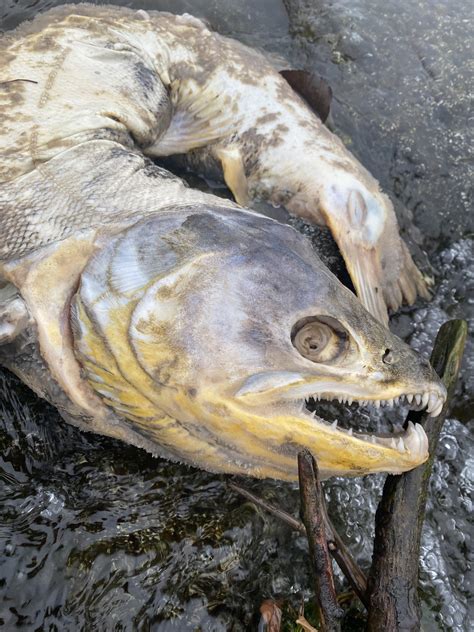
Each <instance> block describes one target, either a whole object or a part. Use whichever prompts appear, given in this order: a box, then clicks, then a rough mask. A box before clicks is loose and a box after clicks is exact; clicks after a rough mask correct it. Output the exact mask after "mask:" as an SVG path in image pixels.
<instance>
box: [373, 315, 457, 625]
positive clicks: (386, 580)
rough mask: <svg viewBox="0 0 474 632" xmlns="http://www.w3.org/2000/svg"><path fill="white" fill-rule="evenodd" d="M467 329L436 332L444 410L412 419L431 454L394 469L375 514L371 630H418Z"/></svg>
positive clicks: (453, 325)
mask: <svg viewBox="0 0 474 632" xmlns="http://www.w3.org/2000/svg"><path fill="white" fill-rule="evenodd" d="M466 335H467V324H466V322H465V321H463V320H451V321H448V322H447V323H445V324H444V325H443V326H442V327H441V328H440V330H439V332H438V335H437V337H436V341H435V344H434V348H433V353H432V355H431V364H432V365H433V367H434V369H435V370H436V372H437V373H438V375H439V376H440V377H441V379H442V380H443V382H444V384H445V386H446V388H447V390H448V397H447V400H446V404H445V406H444V408H443V410H442V412H441V414H440V415H439V416H438V417H435V418H432V417H428V415H427V414H426V413H420V412H418V413H416V412H411V413H410V414H409V416H408V420H411V421H413V422H415V421H417V422H418V423H421V424H422V425H423V428H424V429H425V432H426V434H427V435H428V439H429V451H430V458H429V460H428V461H427V462H426V463H425V464H423V465H421V466H420V467H417V468H416V469H415V470H412V471H411V472H406V473H405V474H402V475H401V476H390V475H389V476H387V479H386V482H385V486H384V490H383V496H382V499H381V501H380V504H379V506H378V509H377V513H376V518H375V540H374V552H373V559H372V568H371V570H370V576H369V601H370V603H369V617H368V627H367V630H368V632H380V630H387V631H390V632H417V631H418V630H419V629H420V604H419V599H418V564H419V555H420V538H421V529H422V525H423V520H424V515H425V507H426V498H427V493H428V483H429V478H430V475H431V469H432V466H433V460H434V456H435V453H436V446H437V443H438V438H439V433H440V431H441V427H442V425H443V422H444V419H445V417H446V413H447V409H448V406H449V403H450V399H451V397H452V395H453V391H454V386H455V384H456V379H457V376H458V372H459V367H460V364H461V359H462V354H463V350H464V344H465V340H466ZM408 420H407V421H408Z"/></svg>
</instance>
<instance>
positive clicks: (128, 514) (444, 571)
mask: <svg viewBox="0 0 474 632" xmlns="http://www.w3.org/2000/svg"><path fill="white" fill-rule="evenodd" d="M57 4H61V2H55V1H53V0H49V1H48V0H37V1H36V2H35V1H34V0H33V1H32V0H19V1H16V0H0V26H1V27H2V28H4V29H7V28H13V27H14V26H15V25H16V24H18V22H19V21H21V20H23V19H26V18H28V17H31V16H33V15H34V14H35V13H36V12H37V11H40V10H43V9H45V8H48V7H50V6H54V5H57ZM115 4H123V5H126V6H134V7H137V8H148V9H150V8H158V9H165V10H173V11H175V12H181V11H189V12H191V13H194V14H196V15H199V16H202V17H206V18H207V19H208V20H209V21H210V22H211V24H212V25H213V26H214V27H216V28H218V29H219V30H221V31H222V32H224V33H226V34H232V35H234V36H236V37H238V38H240V39H242V40H243V41H246V42H248V43H250V44H252V45H256V46H260V47H263V48H266V49H267V50H270V51H272V52H277V53H279V54H281V55H286V56H287V57H288V59H289V60H290V61H291V62H293V63H294V64H297V65H298V66H299V67H303V66H304V67H313V68H316V69H317V70H319V71H320V72H321V74H323V75H324V76H325V77H326V78H327V79H328V80H329V82H330V83H331V85H332V87H333V91H334V94H335V99H334V106H333V119H334V125H335V128H336V131H337V133H339V134H340V135H341V136H342V138H343V139H344V141H345V142H346V143H347V144H348V145H349V146H350V148H351V150H352V151H353V152H354V153H355V154H357V155H358V156H359V158H360V159H361V160H362V161H363V162H364V163H365V164H366V165H367V167H369V169H370V170H371V171H372V172H373V173H374V175H376V176H377V177H378V178H379V180H380V181H381V183H382V185H383V186H384V188H385V189H386V190H387V192H389V193H390V194H391V196H392V198H393V199H394V200H395V203H396V207H397V211H398V214H399V217H400V221H401V224H402V226H403V227H404V228H405V230H406V233H407V236H408V239H409V240H410V245H411V247H412V249H413V250H414V252H415V253H416V256H417V259H418V261H421V262H423V264H424V266H425V270H426V271H428V272H431V274H432V275H433V276H434V278H435V289H434V298H433V300H432V302H431V303H429V304H424V303H421V302H420V303H419V304H417V305H416V306H415V307H414V308H410V309H408V308H405V309H403V310H402V311H401V312H400V313H399V314H398V315H396V316H395V317H394V319H393V321H392V328H393V329H394V330H395V331H396V332H397V333H398V334H399V335H401V336H402V337H403V338H404V339H405V340H407V341H408V342H410V344H412V346H414V347H415V348H416V349H418V350H420V351H421V352H422V353H429V351H430V348H431V345H432V342H433V340H434V337H435V335H436V331H437V329H438V328H439V326H440V324H441V323H442V322H444V321H445V320H446V319H448V318H455V317H464V318H467V319H468V321H469V324H470V331H471V332H472V331H474V294H473V290H474V248H473V242H472V235H473V234H474V228H473V214H472V209H471V212H470V213H469V209H470V207H469V176H471V178H472V166H471V165H470V163H469V162H468V155H469V148H470V144H471V139H470V138H469V109H468V101H467V87H468V79H469V76H470V75H469V73H470V70H469V64H468V60H469V58H470V55H469V51H468V46H469V41H470V40H472V27H470V26H469V24H468V22H467V17H468V16H467V15H465V12H466V8H465V5H464V3H463V2H461V1H460V0H446V1H445V2H438V3H436V4H433V3H431V2H429V1H427V0H426V1H422V2H418V3H412V2H411V1H410V0H400V1H399V2H397V3H396V8H394V7H395V5H390V4H387V3H385V2H384V1H383V0H372V1H370V2H369V0H359V1H357V0H347V1H345V2H344V1H334V2H331V3H326V2H308V1H306V2H304V1H300V2H299V1H297V0H288V2H287V3H286V7H288V11H287V9H286V8H285V5H284V4H283V3H280V2H277V1H270V0H261V1H260V2H258V3H253V2H250V0H245V1H243V2H239V3H230V2H227V1H225V2H218V1H217V0H195V1H192V0H188V1H186V0H176V1H175V2H173V1H172V0H169V1H168V2H164V1H160V0H157V1H153V0H148V1H134V2H115ZM255 5H257V6H255ZM308 7H309V8H308ZM297 224H298V226H299V227H300V228H301V229H302V230H303V231H304V232H306V233H307V234H308V235H309V236H310V237H312V238H313V240H314V241H315V243H317V241H318V239H319V233H317V232H315V231H312V230H311V229H310V228H308V226H307V225H306V226H304V225H303V224H302V223H301V222H298V223H297ZM428 262H429V263H428ZM473 349H474V345H473V342H472V340H471V341H470V343H469V345H468V348H467V350H466V357H465V362H464V367H463V372H462V376H461V380H460V383H459V386H458V389H457V395H456V398H455V402H454V406H453V411H452V415H451V418H450V419H449V420H448V421H447V422H446V424H445V427H444V430H443V435H442V437H441V440H440V445H439V450H438V460H437V462H436V464H435V468H434V473H433V477H432V481H431V494H430V499H429V505H428V511H427V520H426V524H425V529H424V533H423V542H422V560H421V568H422V573H421V581H422V587H423V605H424V630H425V631H430V630H456V631H459V632H461V631H463V630H468V629H469V626H468V621H469V618H468V603H469V599H471V603H472V595H473V587H472V575H471V576H470V575H469V572H470V569H469V562H470V557H469V551H470V534H471V533H472V528H471V527H470V522H469V520H470V516H471V515H472V504H471V503H472V491H473V485H474V454H473V451H472V445H473V441H472V429H473V427H474V426H473V422H474V409H473V394H474V352H473ZM0 394H1V395H0V396H1V399H0V454H1V455H2V456H1V458H0V480H1V485H0V494H1V498H2V501H1V504H0V551H1V557H0V595H1V600H0V625H3V626H4V628H5V629H7V630H10V629H14V628H15V627H21V628H22V629H25V630H61V631H62V630H117V631H118V630H140V631H141V630H160V632H161V631H166V630H199V629H201V630H216V631H217V630H245V629H255V627H256V622H257V618H256V613H257V612H258V607H259V604H260V603H261V601H262V600H263V599H264V598H266V597H269V596H275V595H277V594H283V595H284V596H286V597H289V598H290V600H293V603H294V604H298V602H299V599H300V596H303V597H305V598H308V597H309V596H310V595H311V580H310V577H309V572H308V567H307V563H306V555H307V552H306V543H305V540H304V538H302V537H299V536H297V535H295V534H294V533H292V532H291V531H290V530H289V529H288V528H286V527H285V526H284V525H282V524H280V523H278V522H276V520H274V519H273V518H271V517H269V516H267V515H265V514H262V513H261V512H259V511H257V510H256V509H254V508H253V507H252V506H250V505H249V504H246V503H244V502H243V501H242V500H241V499H240V498H238V497H236V496H235V495H234V494H233V493H231V492H229V490H228V488H227V486H226V481H227V480H228V477H225V476H215V475H211V474H207V473H204V472H199V471H196V470H193V469H191V468H187V467H184V466H181V467H180V466H177V465H172V464H170V463H167V462H165V461H161V460H156V459H153V458H151V457H150V456H149V455H147V454H146V453H144V452H142V451H140V450H137V449H135V448H132V447H129V446H125V445H123V444H120V443H118V442H115V441H113V440H110V439H105V438H101V437H96V436H91V435H86V434H84V433H81V432H79V431H78V430H76V429H75V428H72V427H71V426H68V425H66V424H65V423H64V422H62V421H61V419H60V418H59V416H58V414H57V413H56V411H55V410H54V409H52V408H50V407H49V406H47V405H46V404H45V403H44V402H41V401H39V400H38V399H36V398H35V397H34V396H33V395H32V394H31V393H30V392H29V391H28V390H27V389H26V388H25V387H23V386H22V385H21V384H19V383H18V382H17V381H16V380H15V379H14V378H13V377H11V376H9V375H7V374H2V376H1V381H0ZM339 414H340V411H339ZM345 417H346V421H347V422H350V421H351V413H346V414H345ZM391 419H392V421H395V420H396V419H397V415H395V416H394V417H392V418H391ZM379 422H380V423H382V419H381V416H380V419H379ZM357 423H359V424H363V423H364V417H363V416H361V415H359V416H358V417H357ZM365 423H369V420H368V417H366V418H365ZM370 423H372V424H374V423H377V415H376V414H374V413H371V417H370ZM382 483H383V477H378V476H371V477H365V478H363V479H354V480H343V479H333V480H332V481H330V482H328V483H327V485H326V490H327V496H328V500H329V508H330V511H331V514H332V516H333V519H334V521H335V522H336V523H337V525H338V526H339V528H340V532H341V533H342V534H343V536H344V537H345V539H346V540H347V542H348V544H349V546H350V548H351V550H352V552H353V554H354V555H355V556H356V557H357V559H358V560H359V562H360V564H361V565H362V566H364V567H367V565H368V564H369V563H370V556H371V545H370V543H371V536H372V525H373V516H374V511H375V506H376V503H377V500H378V497H379V494H380V491H381V486H382ZM244 484H245V485H246V486H247V487H250V488H252V489H253V490H254V491H256V492H257V493H258V494H260V495H262V496H264V497H265V498H266V499H268V500H270V501H272V502H274V503H278V504H280V505H281V506H283V507H284V508H286V509H287V510H289V511H293V512H296V511H297V504H298V497H297V492H296V490H295V488H294V487H293V486H291V485H287V484H282V483H277V482H270V481H244ZM471 555H472V554H471ZM354 626H355V624H354V623H348V625H347V629H355V627H354Z"/></svg>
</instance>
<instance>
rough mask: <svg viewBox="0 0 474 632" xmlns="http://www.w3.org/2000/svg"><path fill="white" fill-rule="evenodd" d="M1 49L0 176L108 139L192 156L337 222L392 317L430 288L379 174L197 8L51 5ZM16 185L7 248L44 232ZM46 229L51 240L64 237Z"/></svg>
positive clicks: (353, 265) (365, 283)
mask: <svg viewBox="0 0 474 632" xmlns="http://www.w3.org/2000/svg"><path fill="white" fill-rule="evenodd" d="M0 46H1V54H2V62H3V68H2V84H1V85H2V90H1V96H0V99H1V101H0V111H1V113H2V118H1V119H0V133H1V136H0V138H1V140H0V142H1V143H2V145H0V154H1V155H2V160H1V161H0V181H2V180H6V181H11V180H13V179H15V178H17V177H18V176H21V175H23V174H25V173H28V172H30V171H31V170H33V169H35V168H36V169H41V165H43V164H44V163H45V162H47V161H48V160H49V159H51V158H52V157H54V156H57V155H59V154H60V153H61V152H64V151H66V150H67V149H70V148H73V147H77V146H78V145H81V144H84V143H88V142H91V141H97V140H99V139H101V140H111V141H113V142H116V143H119V144H121V145H123V146H126V147H129V148H130V149H134V150H136V151H139V152H140V153H142V154H144V155H147V156H151V157H156V156H166V155H170V154H186V153H187V154H188V159H189V161H190V162H192V164H193V165H194V166H195V167H197V168H198V169H201V170H202V171H204V172H206V171H207V172H209V171H210V170H216V168H217V169H218V170H219V171H223V174H224V177H225V180H226V182H227V184H228V185H229V187H230V188H231V190H232V192H233V193H234V195H235V197H236V199H237V201H238V202H239V203H240V204H243V205H246V204H247V202H248V201H249V199H251V198H258V197H261V198H265V199H268V200H271V201H272V202H274V203H277V204H285V205H286V206H287V208H288V209H289V210H290V212H292V213H294V214H296V215H300V216H302V217H305V218H308V219H310V220H311V221H313V222H316V223H319V224H326V225H328V226H329V227H330V229H331V230H332V232H333V235H334V237H335V239H336V241H337V243H338V245H339V247H340V249H341V252H342V254H343V256H344V258H345V260H346V264H347V266H348V270H349V273H350V274H351V276H352V279H353V281H354V285H355V287H356V290H357V293H358V295H359V297H360V298H361V300H362V302H363V304H364V305H365V307H366V308H367V309H368V310H369V311H370V312H371V313H372V314H374V315H375V316H376V317H378V318H379V319H380V320H381V321H382V322H385V323H386V322H387V306H388V307H391V308H392V309H396V308H397V307H398V306H399V305H400V304H401V303H402V302H403V300H404V299H405V300H407V301H408V302H410V303H411V302H413V301H414V300H415V298H416V295H417V293H421V294H423V295H424V296H427V292H426V287H425V284H424V281H423V279H422V277H421V275H420V273H419V272H418V270H417V269H416V267H415V266H414V264H413V262H412V260H411V257H410V255H409V253H408V250H407V248H406V246H405V244H404V243H403V242H402V240H401V239H400V237H399V234H398V227H397V222H396V218H395V214H394V211H393V208H392V205H391V203H390V201H389V200H388V198H387V197H386V196H384V195H383V194H382V193H381V192H380V190H379V187H378V184H377V182H376V181H375V180H374V179H373V178H372V176H371V175H370V174H369V173H368V172H367V171H366V170H365V169H364V168H363V167H362V165H361V164H360V163H359V162H358V161H357V160H356V159H355V158H354V157H353V156H352V155H351V154H350V153H349V152H348V151H347V150H346V149H345V147H344V146H343V144H342V142H341V141H340V140H339V139H338V138H337V137H336V136H335V135H333V134H331V133H330V132H329V131H328V130H327V129H326V128H325V127H324V125H323V124H322V123H321V121H320V120H319V119H318V118H317V116H316V115H315V114H314V113H313V112H312V111H311V110H310V109H309V108H308V107H307V105H306V104H305V103H304V102H303V101H302V100H301V99H300V98H299V97H298V96H297V95H296V94H295V93H294V92H293V90H292V89H291V88H290V86H289V85H288V84H287V83H286V81H285V80H284V79H283V78H282V77H281V76H280V75H279V74H278V72H276V70H275V69H274V68H273V66H272V65H271V63H270V62H269V61H268V60H267V59H266V58H265V57H264V55H262V54H260V53H259V52H257V51H254V50H252V49H249V48H247V47H245V46H243V45H242V44H240V43H238V42H236V41H234V40H230V39H228V38H225V37H222V36H220V35H218V34H216V33H214V32H211V31H209V30H208V29H207V27H206V26H205V25H204V24H203V23H202V22H201V21H199V20H197V19H195V18H193V17H191V16H187V15H185V16H174V15H169V14H164V13H154V12H152V13H150V14H148V13H145V12H144V11H131V10H127V9H122V8H117V7H92V6H90V5H77V6H75V7H71V6H67V7H59V8H57V9H53V10H51V11H48V12H47V13H46V14H44V15H43V16H39V17H37V18H36V19H35V20H33V22H31V23H29V24H25V25H23V26H20V27H19V28H18V29H17V30H16V31H13V32H12V33H11V34H7V35H6V36H5V37H4V38H3V41H2V44H1V45H0ZM56 186H57V188H61V189H62V190H64V191H66V192H67V189H68V186H67V185H65V184H64V183H62V182H60V181H58V182H56ZM6 195H7V202H6V203H5V202H4V205H5V204H6V205H7V208H6V210H2V215H3V216H4V217H3V221H2V224H6V233H5V234H6V236H7V241H8V243H9V246H8V247H6V246H5V245H4V246H3V249H2V250H0V256H2V257H6V256H11V255H15V254H20V253H24V252H25V251H26V250H27V249H28V248H30V249H31V248H33V247H37V246H38V245H40V244H41V243H43V241H44V238H43V237H41V235H38V234H36V235H35V236H34V237H33V235H25V238H24V239H23V237H19V236H18V216H17V214H16V217H15V219H14V220H13V219H10V221H9V219H8V191H7V193H6ZM41 221H42V222H43V223H44V224H45V225H46V222H47V221H48V219H47V218H43V219H42V220H41ZM55 221H57V220H55ZM68 225H69V226H71V225H70V222H68ZM76 226H77V225H75V226H74V227H76ZM74 227H73V226H71V228H74ZM49 228H50V227H49V226H48V230H45V231H44V232H46V233H47V234H48V235H49V236H50V237H49V238H50V239H55V238H56V237H57V236H63V237H64V236H65V235H66V234H67V229H65V227H61V228H60V227H57V232H55V231H50V230H49ZM65 231H66V232H65ZM39 232H41V228H39ZM20 233H21V235H23V232H21V231H20ZM58 233H59V235H58ZM13 234H15V239H12V236H13ZM18 238H20V239H22V240H23V243H18ZM46 239H47V238H46Z"/></svg>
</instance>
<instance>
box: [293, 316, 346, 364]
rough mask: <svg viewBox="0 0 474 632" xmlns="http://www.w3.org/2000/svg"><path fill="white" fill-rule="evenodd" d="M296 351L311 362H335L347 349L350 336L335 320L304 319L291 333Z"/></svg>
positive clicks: (323, 317) (315, 317) (322, 318)
mask: <svg viewBox="0 0 474 632" xmlns="http://www.w3.org/2000/svg"><path fill="white" fill-rule="evenodd" d="M291 342H292V343H293V346H294V347H295V349H296V350H297V351H298V352H299V353H300V354H301V355H302V356H303V358H306V359H307V360H311V362H321V363H322V362H326V363H327V362H333V361H334V360H336V359H337V358H338V357H339V356H341V355H342V354H343V353H344V352H345V351H346V349H347V346H348V342H349V336H348V334H347V332H346V330H345V329H344V327H343V326H342V325H341V323H339V321H337V320H336V319H335V318H331V317H329V316H313V317H310V318H302V319H301V320H299V321H298V322H297V323H296V324H295V325H294V326H293V330H292V332H291Z"/></svg>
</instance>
